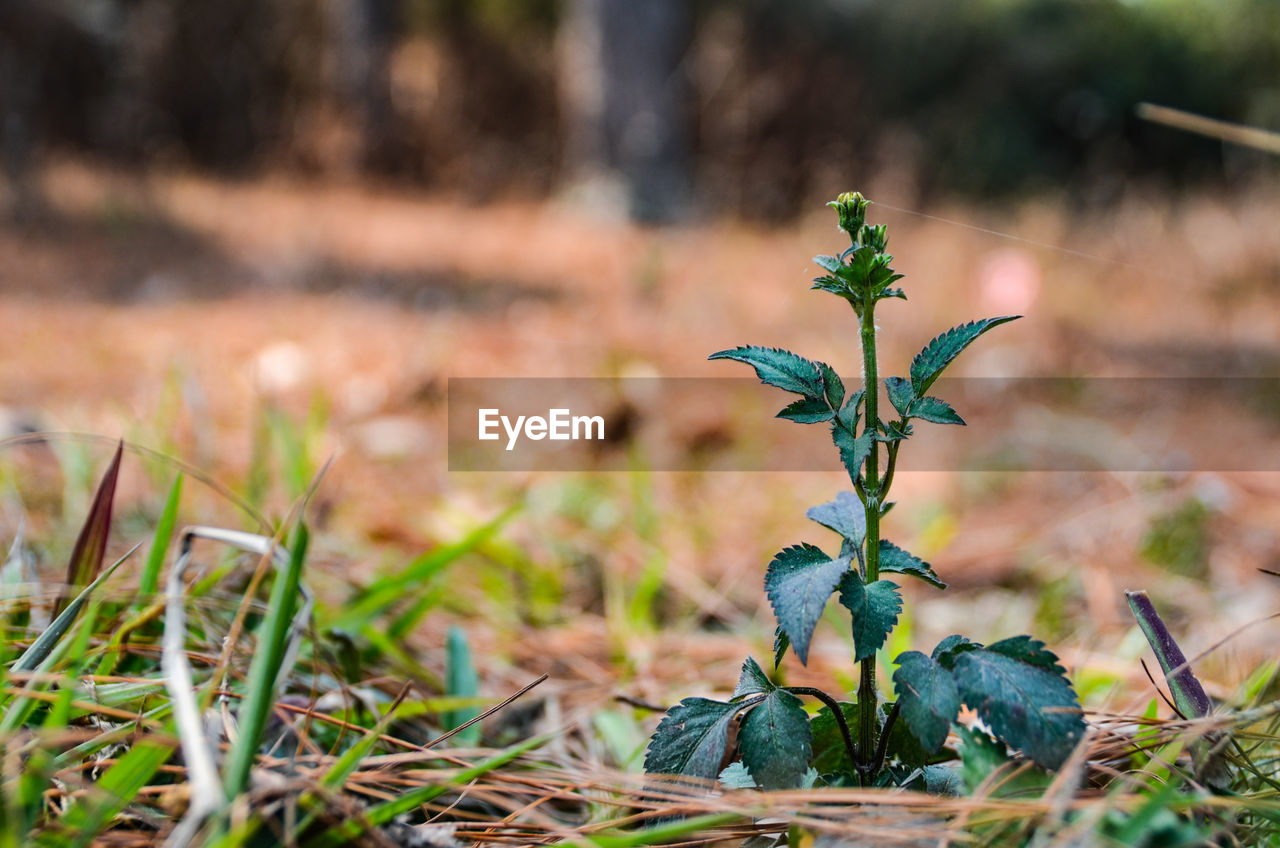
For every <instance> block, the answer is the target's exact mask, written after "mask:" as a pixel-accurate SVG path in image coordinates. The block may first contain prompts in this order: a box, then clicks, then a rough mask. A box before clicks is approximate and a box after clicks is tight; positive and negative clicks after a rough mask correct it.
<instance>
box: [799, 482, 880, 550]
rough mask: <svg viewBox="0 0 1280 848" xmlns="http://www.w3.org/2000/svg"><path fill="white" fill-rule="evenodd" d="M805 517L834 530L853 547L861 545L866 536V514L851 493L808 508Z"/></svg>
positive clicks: (839, 495)
mask: <svg viewBox="0 0 1280 848" xmlns="http://www.w3.org/2000/svg"><path fill="white" fill-rule="evenodd" d="M805 517H807V518H809V519H811V520H813V521H816V522H818V523H819V524H821V525H822V526H823V527H826V528H827V529H828V530H834V531H835V532H837V533H839V534H840V536H841V538H843V539H846V540H848V541H849V542H852V543H853V544H854V545H861V544H862V540H863V539H865V538H866V536H867V513H866V510H865V509H864V508H863V506H862V501H860V500H858V496H857V495H855V494H854V493H853V492H840V493H839V494H837V495H836V497H835V500H832V501H828V502H827V503H824V504H820V505H818V506H811V507H809V509H808V510H806V511H805Z"/></svg>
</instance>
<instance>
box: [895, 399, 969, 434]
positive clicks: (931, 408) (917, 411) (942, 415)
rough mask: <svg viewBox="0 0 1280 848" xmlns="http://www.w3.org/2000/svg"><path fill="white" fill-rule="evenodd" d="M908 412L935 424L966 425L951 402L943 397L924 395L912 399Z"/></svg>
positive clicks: (914, 416)
mask: <svg viewBox="0 0 1280 848" xmlns="http://www.w3.org/2000/svg"><path fill="white" fill-rule="evenodd" d="M907 411H908V413H909V414H910V416H911V417H912V418H919V419H921V420H922V421H932V422H933V423H934V424H959V425H960V426H961V427H963V426H964V419H963V418H961V417H960V415H959V413H957V412H956V411H955V410H954V409H952V408H951V404H949V403H947V402H946V401H945V400H943V399H942V398H936V397H922V398H916V399H915V400H913V401H911V405H910V406H909V407H908V410H907Z"/></svg>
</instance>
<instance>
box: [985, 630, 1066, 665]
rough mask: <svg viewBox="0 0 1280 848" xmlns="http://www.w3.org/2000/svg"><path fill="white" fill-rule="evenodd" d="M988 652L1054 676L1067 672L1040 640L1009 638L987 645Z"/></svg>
mask: <svg viewBox="0 0 1280 848" xmlns="http://www.w3.org/2000/svg"><path fill="white" fill-rule="evenodd" d="M987 650H988V651H995V652H996V653H997V654H1004V655H1005V656H1006V657H1011V658H1012V659H1015V660H1019V661H1021V662H1024V663H1027V664H1028V665H1034V666H1038V667H1040V668H1044V669H1048V670H1049V671H1052V672H1053V673H1054V674H1066V673H1067V670H1066V669H1065V668H1063V667H1062V664H1061V663H1059V662H1058V655H1057V654H1055V653H1054V652H1053V651H1050V650H1049V649H1048V648H1046V647H1045V644H1044V642H1043V641H1042V640H1040V639H1036V638H1034V637H1032V636H1027V635H1022V636H1011V637H1009V638H1008V639H1001V640H1000V641H999V642H992V643H991V644H990V645H987Z"/></svg>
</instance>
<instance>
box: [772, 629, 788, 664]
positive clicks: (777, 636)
mask: <svg viewBox="0 0 1280 848" xmlns="http://www.w3.org/2000/svg"><path fill="white" fill-rule="evenodd" d="M790 647H791V639H790V637H788V636H787V631H785V630H783V629H782V625H781V624H779V625H778V626H777V627H775V628H774V630H773V667H774V668H777V667H778V666H780V665H782V658H783V657H785V656H786V655H787V648H790Z"/></svg>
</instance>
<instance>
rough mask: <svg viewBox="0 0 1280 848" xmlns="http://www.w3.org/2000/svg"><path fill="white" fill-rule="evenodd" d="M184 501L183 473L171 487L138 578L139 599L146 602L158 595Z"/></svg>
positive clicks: (179, 474)
mask: <svg viewBox="0 0 1280 848" xmlns="http://www.w3.org/2000/svg"><path fill="white" fill-rule="evenodd" d="M181 500H182V473H181V472H179V473H178V475H177V476H176V477H174V478H173V485H172V486H170V487H169V495H168V497H167V498H165V502H164V509H163V510H162V511H161V513H160V520H159V521H157V522H156V531H155V536H154V537H153V538H152V542H151V550H150V551H149V552H148V553H147V562H146V565H145V566H144V567H143V569H142V575H141V576H140V577H139V578H138V599H139V601H140V602H141V601H146V600H149V599H150V598H151V596H152V595H154V594H155V593H156V589H157V587H159V585H160V571H161V570H162V569H163V568H164V557H165V554H166V553H167V552H168V550H169V543H170V542H171V541H172V540H173V528H174V526H175V525H176V524H177V521H178V504H179V502H180V501H181Z"/></svg>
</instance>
